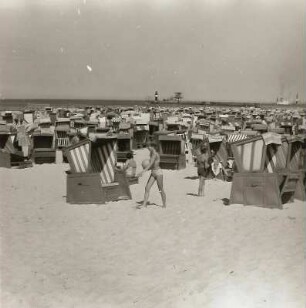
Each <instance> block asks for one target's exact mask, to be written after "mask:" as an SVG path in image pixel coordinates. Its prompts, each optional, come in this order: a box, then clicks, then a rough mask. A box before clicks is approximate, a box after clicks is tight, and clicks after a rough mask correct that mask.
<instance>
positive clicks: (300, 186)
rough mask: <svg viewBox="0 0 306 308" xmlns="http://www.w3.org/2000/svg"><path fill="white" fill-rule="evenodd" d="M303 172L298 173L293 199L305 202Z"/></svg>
mask: <svg viewBox="0 0 306 308" xmlns="http://www.w3.org/2000/svg"><path fill="white" fill-rule="evenodd" d="M305 176H306V175H305V170H302V171H300V172H299V180H298V182H297V185H296V190H295V194H294V198H295V199H297V200H301V201H305V200H306V191H305Z"/></svg>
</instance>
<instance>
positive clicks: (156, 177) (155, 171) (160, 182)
mask: <svg viewBox="0 0 306 308" xmlns="http://www.w3.org/2000/svg"><path fill="white" fill-rule="evenodd" d="M147 149H148V150H149V151H150V163H149V165H148V166H147V167H146V168H145V169H143V170H142V171H141V172H140V173H139V174H138V176H142V175H143V173H144V172H146V171H148V170H151V175H150V177H149V180H148V182H147V185H146V188H145V194H144V200H143V204H142V206H144V207H147V204H148V200H149V194H150V190H151V187H152V186H153V184H154V182H155V181H156V183H157V186H158V190H159V192H160V194H161V198H162V202H163V206H162V207H163V208H165V207H166V193H165V190H164V179H163V172H162V169H161V168H160V166H159V163H160V157H159V154H158V153H157V152H156V149H155V147H154V144H150V145H149V146H148V148H147Z"/></svg>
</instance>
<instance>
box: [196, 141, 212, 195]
mask: <svg viewBox="0 0 306 308" xmlns="http://www.w3.org/2000/svg"><path fill="white" fill-rule="evenodd" d="M209 158H210V156H209V154H208V146H207V145H206V144H202V145H201V147H200V154H199V155H198V156H197V168H198V176H199V188H198V196H204V188H205V179H206V178H207V177H208V175H209V168H210V165H209Z"/></svg>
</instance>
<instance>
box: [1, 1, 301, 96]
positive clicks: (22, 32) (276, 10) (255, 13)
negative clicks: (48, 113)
mask: <svg viewBox="0 0 306 308" xmlns="http://www.w3.org/2000/svg"><path fill="white" fill-rule="evenodd" d="M305 9H306V5H305V1H304V0H1V1H0V98H54V99H68V98H69V99H147V98H149V97H153V96H154V92H155V91H156V90H157V91H158V92H159V95H160V99H164V98H169V97H171V96H172V95H173V93H174V92H182V93H183V97H184V99H185V100H236V101H275V100H276V98H277V97H281V96H282V97H284V98H285V99H295V96H296V94H297V93H298V95H299V98H300V100H302V101H304V100H305V97H306V94H305V92H306V83H305V80H306V79H305V72H306V60H305V52H306V47H305V46H306V40H305V31H304V28H305Z"/></svg>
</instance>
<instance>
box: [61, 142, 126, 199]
mask: <svg viewBox="0 0 306 308" xmlns="http://www.w3.org/2000/svg"><path fill="white" fill-rule="evenodd" d="M115 144H116V138H115V137H113V136H111V137H103V138H98V139H97V140H96V141H95V142H92V141H90V140H89V139H85V140H83V141H80V142H79V143H77V144H74V145H72V146H70V147H68V148H66V150H65V153H66V156H67V158H68V162H69V165H70V169H71V170H70V172H68V174H67V202H68V203H75V204H87V203H102V204H103V203H106V202H108V201H116V200H120V199H131V192H130V188H129V183H128V181H127V179H126V176H125V174H124V172H121V171H119V170H116V169H115V165H116V154H115Z"/></svg>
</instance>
